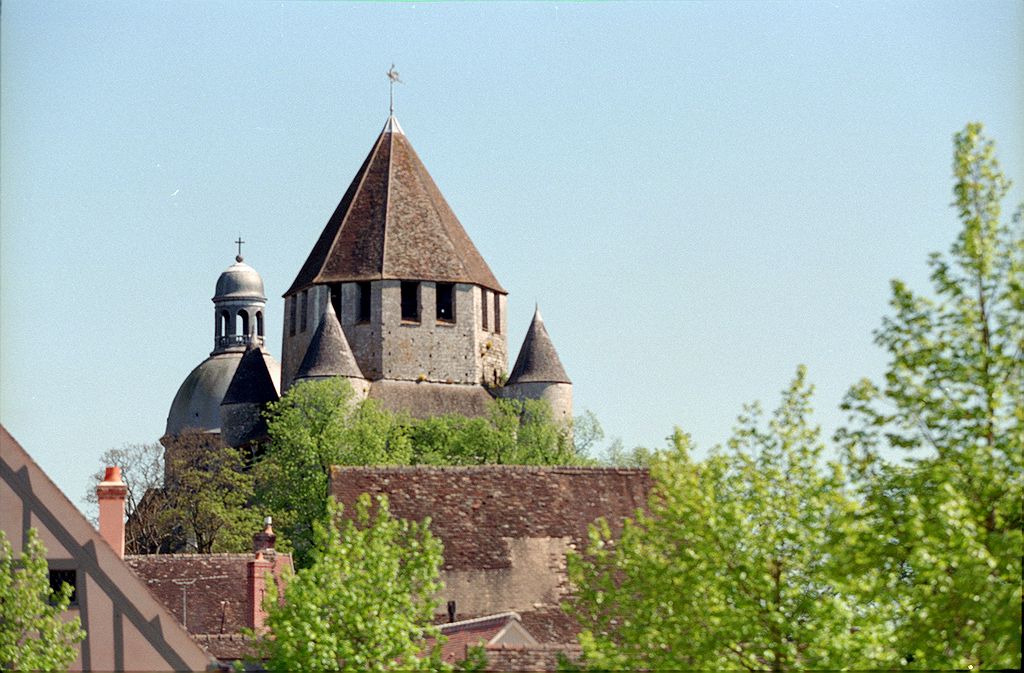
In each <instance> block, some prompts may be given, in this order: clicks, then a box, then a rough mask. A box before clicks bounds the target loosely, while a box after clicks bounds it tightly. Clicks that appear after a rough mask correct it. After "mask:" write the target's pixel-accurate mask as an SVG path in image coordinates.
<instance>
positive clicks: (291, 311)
mask: <svg viewBox="0 0 1024 673" xmlns="http://www.w3.org/2000/svg"><path fill="white" fill-rule="evenodd" d="M296 300H297V297H296V296H295V295H294V294H293V295H292V296H290V297H288V335H289V336H295V302H296Z"/></svg>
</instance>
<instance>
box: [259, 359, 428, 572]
mask: <svg viewBox="0 0 1024 673" xmlns="http://www.w3.org/2000/svg"><path fill="white" fill-rule="evenodd" d="M267 428H268V432H269V435H270V442H269V444H268V445H267V446H266V448H265V451H264V455H263V458H262V460H261V461H260V463H259V464H258V465H257V468H256V470H257V488H258V492H259V500H260V504H261V506H262V507H264V508H265V509H266V510H267V511H269V512H271V513H272V514H273V516H274V521H275V523H276V524H277V529H278V532H279V534H283V535H284V537H285V538H287V539H288V540H290V542H291V544H292V546H293V549H294V552H295V561H296V564H297V565H298V566H299V567H303V566H305V565H306V564H307V563H308V562H309V560H310V558H311V552H312V546H313V543H314V535H313V531H314V530H315V528H316V526H317V525H319V524H320V523H322V522H323V521H324V519H325V517H326V516H327V503H328V496H329V493H328V486H329V484H328V477H329V474H330V469H331V466H332V465H389V464H390V465H404V464H407V463H408V461H409V457H410V456H411V452H412V450H411V447H410V444H409V440H408V437H407V436H406V434H405V432H404V431H403V429H402V427H401V425H400V424H399V423H398V422H397V421H396V419H395V417H394V416H392V415H391V414H388V413H386V412H384V411H383V410H381V409H380V408H379V407H378V406H377V405H376V404H374V403H369V404H358V403H357V402H356V401H355V399H354V393H353V391H352V387H351V385H350V384H349V383H348V381H345V380H344V379H337V378H336V379H329V380H325V381H307V382H302V383H299V384H297V385H294V386H292V387H291V388H289V389H288V392H287V393H286V394H285V395H284V397H282V398H281V400H280V401H278V402H276V403H274V404H272V405H270V408H269V410H268V422H267Z"/></svg>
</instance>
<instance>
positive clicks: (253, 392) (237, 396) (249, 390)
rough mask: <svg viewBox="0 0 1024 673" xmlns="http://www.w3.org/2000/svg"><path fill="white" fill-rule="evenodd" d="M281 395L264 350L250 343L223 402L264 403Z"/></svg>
mask: <svg viewBox="0 0 1024 673" xmlns="http://www.w3.org/2000/svg"><path fill="white" fill-rule="evenodd" d="M280 398H281V396H280V395H279V394H278V392H277V386H276V385H274V379H273V377H271V375H270V370H269V369H268V368H267V362H266V360H264V358H263V350H262V349H260V348H257V347H255V346H253V345H252V344H251V343H250V344H249V348H248V349H247V350H246V351H245V355H243V356H242V359H241V361H239V363H238V368H237V369H236V370H235V375H234V376H232V377H231V383H230V384H229V385H228V389H227V392H225V393H224V400H223V401H222V402H221V404H222V405H223V404H263V403H265V402H276V401H277V400H278V399H280Z"/></svg>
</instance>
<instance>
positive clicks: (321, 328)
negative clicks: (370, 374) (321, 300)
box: [295, 301, 363, 381]
mask: <svg viewBox="0 0 1024 673" xmlns="http://www.w3.org/2000/svg"><path fill="white" fill-rule="evenodd" d="M328 376H345V377H347V378H357V379H361V378H363V372H362V371H360V369H359V365H358V364H356V359H355V356H353V355H352V349H351V348H349V345H348V339H346V338H345V332H344V331H342V329H341V324H340V323H338V317H337V315H335V313H334V307H333V306H332V305H331V302H329V301H328V302H325V304H324V312H323V315H322V316H321V318H320V324H319V325H318V326H317V328H316V332H315V333H314V334H313V338H312V340H310V342H309V347H308V348H307V349H306V356H305V357H304V358H302V364H301V365H299V370H298V372H296V374H295V380H296V381H298V380H300V379H315V378H325V377H328Z"/></svg>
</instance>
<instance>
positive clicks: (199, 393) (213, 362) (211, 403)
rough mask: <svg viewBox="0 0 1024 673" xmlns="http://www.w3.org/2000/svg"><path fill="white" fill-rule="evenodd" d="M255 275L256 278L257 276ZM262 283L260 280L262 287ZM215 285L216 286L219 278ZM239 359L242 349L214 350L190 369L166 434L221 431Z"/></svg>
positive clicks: (276, 369) (270, 363)
mask: <svg viewBox="0 0 1024 673" xmlns="http://www.w3.org/2000/svg"><path fill="white" fill-rule="evenodd" d="M243 266H244V265H243ZM247 268H249V267H247ZM229 271H230V269H229ZM253 273H254V274H255V272H253ZM221 278H222V279H223V278H224V276H223V275H222V276H221ZM256 278H257V280H258V279H259V276H256ZM262 285H263V283H262V282H260V289H261V290H262V289H263V288H262ZM217 286H218V289H219V288H220V282H218V283H217ZM263 355H264V358H265V359H266V362H267V368H268V369H269V370H270V375H271V377H272V378H273V379H274V383H275V384H276V385H278V387H279V388H280V380H281V365H279V364H278V363H277V361H276V360H274V358H272V357H271V356H270V354H269V353H267V352H265V351H264V353H263ZM241 359H242V352H241V351H235V352H225V353H217V354H215V355H211V356H210V357H208V358H206V359H205V360H203V361H202V362H201V363H200V364H199V366H198V367H196V368H195V369H193V370H192V372H191V373H190V374H189V375H188V376H186V377H185V381H184V382H183V383H182V384H181V387H180V388H178V394H177V395H175V396H174V401H173V402H172V403H171V410H170V413H168V414H167V430H166V432H165V434H166V435H179V434H181V433H182V432H183V431H184V430H187V429H195V430H200V431H202V432H220V403H221V401H222V400H223V399H224V394H225V393H226V392H227V390H228V385H230V383H231V379H232V377H234V375H235V370H236V369H237V368H238V363H239V362H240V361H241Z"/></svg>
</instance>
